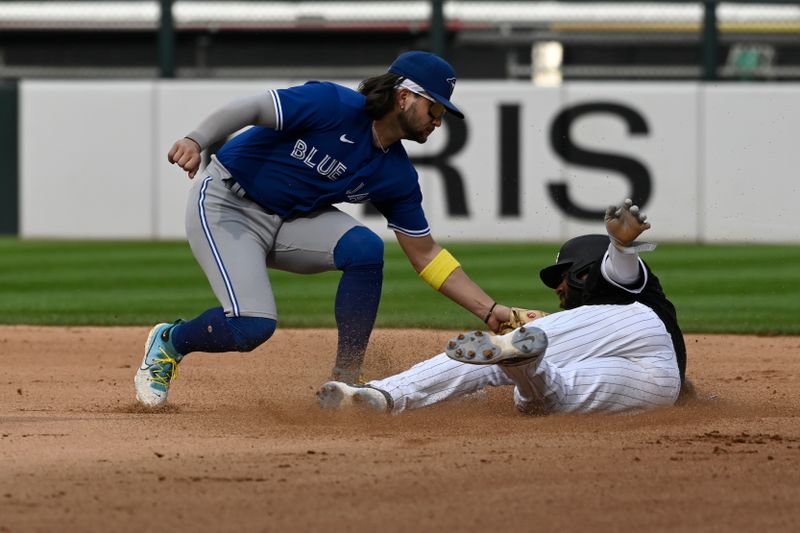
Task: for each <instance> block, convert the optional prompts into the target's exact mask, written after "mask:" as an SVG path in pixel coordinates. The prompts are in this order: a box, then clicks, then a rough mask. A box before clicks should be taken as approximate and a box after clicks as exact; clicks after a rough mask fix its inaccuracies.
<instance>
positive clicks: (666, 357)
mask: <svg viewBox="0 0 800 533" xmlns="http://www.w3.org/2000/svg"><path fill="white" fill-rule="evenodd" d="M605 222H606V229H607V235H583V236H579V237H576V238H574V239H571V240H569V241H567V242H566V243H565V244H564V245H563V246H562V247H561V249H560V251H559V254H558V257H557V259H556V262H555V264H553V265H551V266H549V267H547V268H544V269H542V270H541V272H540V277H541V279H542V281H543V282H544V283H545V285H547V286H548V287H550V288H552V289H554V290H555V293H556V295H557V296H558V298H559V301H560V305H561V307H562V308H563V309H564V310H563V311H561V312H558V313H553V314H550V315H548V314H546V313H543V312H541V311H532V310H521V309H517V310H515V313H513V314H512V318H511V319H510V320H509V321H508V322H507V323H506V324H504V328H503V330H501V331H506V333H505V334H502V335H498V336H494V335H491V334H490V333H489V332H480V331H476V332H470V333H464V334H461V335H458V336H457V337H454V338H453V339H451V340H450V341H449V342H448V343H447V345H446V347H445V351H444V353H441V354H439V355H437V356H435V357H433V358H431V359H428V360H426V361H423V362H421V363H419V364H417V365H415V366H414V367H412V368H410V369H408V370H406V371H404V372H401V373H399V374H397V375H394V376H389V377H387V378H384V379H381V380H375V381H371V382H369V383H368V384H367V385H366V386H361V387H358V386H350V385H346V384H343V383H339V382H335V381H333V382H328V383H326V384H325V385H323V387H322V389H321V390H320V391H319V393H318V397H319V401H320V405H321V406H322V407H323V408H330V409H337V408H343V407H348V406H352V405H354V404H362V405H366V406H368V407H370V408H373V409H376V410H380V411H390V412H392V413H395V414H397V413H401V412H403V411H405V410H406V409H417V408H420V407H426V406H429V405H432V404H435V403H437V402H440V401H443V400H448V399H452V398H457V397H461V396H464V395H466V394H470V393H473V392H476V391H478V390H480V389H482V388H484V387H488V386H501V385H513V386H514V403H515V405H516V407H517V409H519V410H520V411H522V412H524V413H530V414H547V413H566V412H577V413H592V412H619V411H641V410H646V409H652V408H656V407H662V406H668V405H672V404H673V403H674V402H675V401H676V399H677V398H678V394H679V392H680V390H681V383H682V381H683V380H684V375H685V368H686V348H685V345H684V340H683V335H682V333H681V330H680V327H679V325H678V320H677V315H676V312H675V308H674V307H673V305H672V304H671V303H670V302H669V300H668V299H667V298H666V296H665V295H664V292H663V290H662V288H661V284H660V283H659V281H658V279H657V278H656V276H655V275H654V274H653V273H652V271H651V270H650V268H649V267H648V266H647V264H646V263H645V262H644V261H642V260H641V258H640V257H639V252H641V251H648V250H652V249H653V248H654V247H655V246H654V245H651V244H649V243H641V242H638V241H636V238H637V237H638V236H639V235H640V234H641V233H642V232H643V231H645V230H647V229H648V228H650V224H649V223H648V222H647V221H646V217H645V216H644V215H643V214H641V213H640V212H639V209H638V207H637V206H635V205H633V203H632V202H631V201H630V200H626V201H625V202H624V203H623V204H622V205H621V206H614V207H610V208H609V209H608V210H607V211H606V217H605Z"/></svg>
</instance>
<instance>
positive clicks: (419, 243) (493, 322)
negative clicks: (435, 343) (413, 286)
mask: <svg viewBox="0 0 800 533" xmlns="http://www.w3.org/2000/svg"><path fill="white" fill-rule="evenodd" d="M395 235H396V236H397V241H398V242H399V243H400V247H401V248H402V249H403V251H404V252H405V254H406V256H407V257H408V260H409V261H410V262H411V265H412V266H413V267H414V270H416V271H417V273H418V274H419V275H420V277H421V278H422V279H423V280H424V281H425V282H426V283H427V284H428V285H430V286H431V287H433V288H434V289H436V290H437V291H439V292H440V293H442V294H444V295H445V296H447V297H448V298H450V299H451V300H453V301H454V302H456V303H457V304H458V305H460V306H461V307H463V308H464V309H466V310H467V311H469V312H471V313H472V314H473V315H475V316H477V317H478V318H480V319H481V320H483V321H484V322H485V323H486V324H487V325H488V326H489V328H491V330H492V331H494V332H497V331H498V329H499V328H500V324H502V323H503V322H506V321H508V320H509V316H510V312H511V309H510V308H509V307H507V306H505V305H500V304H498V303H497V302H496V301H495V300H493V299H492V297H491V296H489V295H488V294H486V293H485V292H484V291H483V289H481V288H480V287H479V286H478V285H477V284H476V283H475V282H474V281H472V279H471V278H470V277H469V276H468V275H467V273H466V272H464V270H463V269H462V268H461V265H460V264H459V263H458V261H456V259H455V258H454V257H453V256H452V255H450V253H449V252H448V251H447V250H445V249H444V248H442V247H441V246H439V244H437V243H436V241H434V240H433V237H431V236H430V235H426V236H425V237H409V236H408V235H404V234H402V233H397V232H395Z"/></svg>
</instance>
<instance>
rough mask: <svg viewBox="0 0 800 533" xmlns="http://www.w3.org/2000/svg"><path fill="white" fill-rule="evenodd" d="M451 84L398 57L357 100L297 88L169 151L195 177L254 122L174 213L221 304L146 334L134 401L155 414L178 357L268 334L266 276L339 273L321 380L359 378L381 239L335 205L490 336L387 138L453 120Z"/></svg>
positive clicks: (236, 107)
mask: <svg viewBox="0 0 800 533" xmlns="http://www.w3.org/2000/svg"><path fill="white" fill-rule="evenodd" d="M455 83H456V75H455V72H454V71H453V68H452V67H451V66H450V65H449V64H448V63H447V62H446V61H444V60H443V59H442V58H440V57H438V56H436V55H434V54H429V53H426V52H419V51H412V52H406V53H404V54H401V55H400V56H399V57H397V59H396V60H395V61H394V62H393V63H392V65H391V66H390V67H389V70H388V72H387V73H386V74H382V75H379V76H376V77H374V78H370V79H367V80H364V81H363V82H362V83H361V85H360V86H359V90H358V91H354V90H352V89H349V88H346V87H343V86H341V85H337V84H334V83H322V82H308V83H306V84H305V85H301V86H298V87H290V88H285V89H278V90H272V91H269V92H266V93H264V94H261V95H257V96H254V97H251V98H245V99H241V100H237V101H235V102H232V103H230V104H228V105H227V106H225V107H224V108H222V109H220V110H218V111H216V112H214V113H212V114H211V115H210V116H209V117H208V118H206V119H205V120H204V121H203V122H202V123H201V124H200V125H199V126H198V127H197V128H196V129H195V130H194V131H192V132H191V133H189V134H188V135H187V136H186V137H185V138H182V139H180V140H178V141H177V142H176V143H175V144H174V145H173V146H172V149H171V150H170V151H169V155H168V159H169V161H170V162H171V163H175V164H177V165H179V166H180V167H181V168H182V169H183V170H185V171H186V172H187V173H188V175H189V177H190V178H194V177H195V175H196V174H197V172H198V169H199V167H200V161H201V151H202V150H203V149H205V148H207V147H208V146H210V145H211V144H213V143H214V142H216V141H219V140H224V139H226V138H227V137H228V136H229V135H231V134H232V133H234V132H237V131H239V130H241V129H242V128H244V127H246V126H253V127H251V128H250V129H247V130H246V131H244V132H242V133H240V134H238V135H236V136H235V137H233V138H232V139H230V140H229V141H227V142H226V143H225V144H224V146H223V147H222V148H221V149H220V150H219V151H218V153H217V154H216V155H215V156H213V157H212V159H211V162H210V163H209V164H208V165H207V167H206V168H205V169H204V171H203V173H202V174H200V175H199V176H200V177H199V178H198V179H196V180H195V183H194V186H193V188H192V190H191V193H190V195H189V199H188V204H187V209H186V232H187V237H188V240H189V244H190V246H191V248H192V252H193V254H194V256H195V258H196V259H197V261H198V263H199V264H200V266H201V267H202V269H203V271H204V272H205V274H206V277H207V278H208V280H209V282H210V284H211V287H212V289H213V291H214V294H215V295H216V297H217V299H218V300H219V303H220V307H215V308H212V309H209V310H207V311H206V312H204V313H202V314H201V315H200V316H198V317H196V318H194V319H192V320H189V321H186V322H182V321H178V322H175V323H162V324H158V325H156V326H155V327H154V328H153V329H152V330H151V331H150V335H149V336H148V339H147V342H146V344H145V354H144V358H143V360H142V363H141V365H140V367H139V369H138V370H137V372H136V377H135V379H134V383H135V388H136V398H137V399H138V401H139V402H141V403H142V404H144V405H146V406H148V407H158V406H161V405H163V404H164V403H165V402H166V400H167V393H168V391H169V387H170V385H171V383H172V381H173V379H174V378H175V375H176V371H177V367H178V364H179V363H180V362H181V360H182V359H183V358H184V357H185V356H186V355H187V354H189V353H192V352H197V351H201V352H227V351H250V350H253V349H254V348H256V347H257V346H259V345H261V344H262V343H263V342H265V341H266V340H267V339H269V338H270V336H271V335H272V334H273V332H274V331H275V328H276V326H277V319H278V311H277V307H276V305H275V299H274V297H273V293H272V288H271V286H270V280H269V268H277V269H281V270H286V271H289V272H296V273H300V274H312V273H318V272H323V271H330V270H340V271H342V277H341V280H340V282H339V287H338V290H337V294H336V301H335V317H336V323H337V327H338V334H339V340H338V348H337V353H336V362H335V366H334V367H333V370H332V378H333V379H336V380H339V381H341V382H345V383H355V382H358V381H359V380H360V379H361V373H362V370H361V367H362V363H363V360H364V353H365V351H366V348H367V343H368V341H369V337H370V333H371V332H372V328H373V325H374V323H375V316H376V314H377V310H378V303H379V300H380V295H381V285H382V279H383V242H382V240H381V239H380V238H379V237H378V236H377V235H376V234H374V233H373V232H371V231H370V230H368V229H367V228H366V227H364V226H363V225H361V224H360V223H359V222H358V221H357V220H355V219H354V218H352V217H350V216H349V215H347V214H345V213H343V212H342V211H340V210H338V209H336V208H334V207H332V206H333V204H336V203H339V202H351V203H358V202H371V203H372V204H373V205H374V206H375V207H376V208H377V209H378V210H379V211H380V212H381V213H382V214H383V216H384V217H385V218H386V220H387V222H388V226H389V228H391V229H392V230H394V232H395V235H396V236H397V240H398V242H399V243H400V246H401V248H402V249H403V251H404V252H405V254H406V255H407V256H408V259H409V260H410V262H411V264H412V265H413V267H414V269H415V270H416V271H417V272H418V273H419V275H420V276H421V277H422V279H423V280H424V281H425V282H427V283H428V284H430V285H431V286H432V287H433V288H434V289H436V290H438V291H440V292H441V293H442V294H444V295H445V296H447V297H448V298H450V299H452V300H453V301H455V302H456V303H458V304H460V305H461V306H463V307H464V308H465V309H467V310H469V311H470V312H472V313H473V314H475V315H476V316H478V317H480V318H481V319H482V320H484V322H486V323H487V324H488V326H489V328H490V329H492V330H497V328H498V327H499V324H500V322H501V321H502V320H505V319H506V318H507V316H508V313H509V309H508V308H507V307H505V306H502V305H497V303H496V302H495V301H494V300H493V299H492V298H491V297H489V296H488V295H487V294H486V293H485V292H484V291H483V290H481V289H480V287H478V286H477V285H476V284H475V283H474V282H473V281H472V280H471V279H470V278H469V277H468V276H467V274H466V273H464V271H463V270H462V269H461V268H460V265H459V263H458V262H457V261H456V259H455V258H454V257H453V256H452V255H451V254H449V253H448V252H447V250H445V249H443V248H442V247H441V246H439V245H438V244H437V243H436V242H435V241H434V240H433V238H432V237H431V234H430V228H429V226H428V222H427V220H426V219H425V214H424V212H423V210H422V205H421V202H422V194H421V192H420V187H419V183H418V177H417V172H416V171H415V169H414V167H413V166H412V164H411V161H410V160H409V158H408V155H407V154H406V151H405V149H404V148H403V146H402V144H401V142H400V140H401V139H408V140H413V141H416V142H418V143H424V142H425V141H426V140H427V138H428V136H429V135H431V134H432V133H433V131H434V130H435V129H436V128H437V127H439V126H440V125H441V124H442V120H443V119H444V116H445V114H448V115H450V116H455V117H458V118H462V119H463V118H464V115H463V114H462V113H461V111H459V109H458V108H457V107H456V106H455V105H454V104H453V103H452V102H451V101H450V97H451V95H452V93H453V89H454V88H455Z"/></svg>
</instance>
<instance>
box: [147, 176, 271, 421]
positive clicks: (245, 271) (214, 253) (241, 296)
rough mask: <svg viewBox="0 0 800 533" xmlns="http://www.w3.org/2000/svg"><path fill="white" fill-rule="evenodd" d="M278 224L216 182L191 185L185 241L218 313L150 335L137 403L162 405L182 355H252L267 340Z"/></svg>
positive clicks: (208, 178)
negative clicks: (271, 253)
mask: <svg viewBox="0 0 800 533" xmlns="http://www.w3.org/2000/svg"><path fill="white" fill-rule="evenodd" d="M212 171H213V169H212ZM212 174H213V172H212ZM280 222H281V221H280V218H278V217H276V216H274V215H269V214H267V213H265V212H264V211H263V210H262V209H261V208H260V207H258V206H257V205H256V204H255V203H253V202H252V201H250V200H248V199H245V198H240V197H239V196H237V195H235V194H233V193H231V192H230V191H229V190H228V188H227V187H226V186H225V185H224V183H223V181H222V180H221V179H220V178H219V177H217V176H213V175H207V176H206V177H205V178H204V179H198V180H197V182H196V183H195V186H194V187H193V188H192V191H191V193H190V195H189V200H188V204H187V210H186V231H187V237H188V240H189V244H190V246H191V248H192V252H193V253H194V255H195V258H196V259H197V261H198V263H199V264H200V266H201V268H202V269H203V271H204V272H205V274H206V277H207V278H208V280H209V283H210V284H211V287H212V289H213V291H214V294H215V295H216V297H217V299H218V300H219V302H220V303H221V304H222V307H215V308H211V309H208V310H207V311H205V312H204V313H202V314H201V315H200V316H198V317H196V318H194V319H192V320H189V321H188V322H180V321H179V322H176V323H173V324H166V323H163V324H158V325H157V326H155V327H154V328H153V329H152V330H151V332H150V335H149V336H148V340H147V342H146V344H145V356H144V359H143V362H142V365H141V366H140V368H139V370H138V371H137V374H136V379H135V384H136V395H137V399H138V400H139V401H140V402H142V403H143V404H145V405H148V406H151V407H156V406H159V405H162V404H163V403H164V402H166V398H167V393H168V390H169V386H170V384H171V381H172V379H173V377H174V375H175V372H176V370H177V365H178V363H180V361H181V360H182V359H183V357H184V356H186V355H187V354H189V353H191V352H194V351H203V352H228V351H250V350H252V349H254V348H255V347H257V346H258V345H260V344H261V343H263V342H264V341H265V340H267V339H268V338H269V337H270V336H271V335H272V333H273V332H274V331H275V327H276V318H277V311H276V308H275V302H274V298H273V296H272V289H271V286H270V283H269V278H268V275H267V270H266V266H265V265H266V254H267V251H268V250H269V248H270V247H271V245H272V241H273V237H272V235H273V234H274V233H275V232H276V231H277V228H278V227H279V226H280Z"/></svg>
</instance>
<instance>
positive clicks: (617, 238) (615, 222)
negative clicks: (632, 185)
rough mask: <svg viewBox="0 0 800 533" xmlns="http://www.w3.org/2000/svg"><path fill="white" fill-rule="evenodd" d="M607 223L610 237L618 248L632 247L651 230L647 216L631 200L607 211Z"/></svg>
mask: <svg viewBox="0 0 800 533" xmlns="http://www.w3.org/2000/svg"><path fill="white" fill-rule="evenodd" d="M605 222H606V231H608V236H609V237H611V240H612V241H613V242H614V244H615V245H616V246H617V248H620V247H622V248H625V247H626V246H630V244H631V243H632V242H633V241H635V240H636V237H638V236H639V235H641V234H642V232H643V231H645V230H647V229H650V223H649V222H647V216H646V215H644V214H642V213H640V212H639V206H637V205H633V201H632V200H631V199H627V200H625V201H624V202H623V203H622V205H620V206H615V205H612V206H610V207H609V208H608V209H606V214H605Z"/></svg>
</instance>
